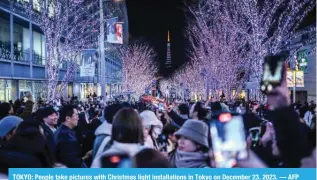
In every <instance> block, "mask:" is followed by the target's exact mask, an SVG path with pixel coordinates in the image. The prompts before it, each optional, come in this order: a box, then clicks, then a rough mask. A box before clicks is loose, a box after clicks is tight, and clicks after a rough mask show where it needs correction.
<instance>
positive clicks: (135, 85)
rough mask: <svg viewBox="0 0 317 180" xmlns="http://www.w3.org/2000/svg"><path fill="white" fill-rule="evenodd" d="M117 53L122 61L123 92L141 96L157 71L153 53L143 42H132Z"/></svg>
mask: <svg viewBox="0 0 317 180" xmlns="http://www.w3.org/2000/svg"><path fill="white" fill-rule="evenodd" d="M118 52H119V56H120V59H121V60H122V90H123V92H134V93H135V95H136V96H137V97H138V96H140V95H143V94H144V92H145V89H146V88H147V87H149V86H150V85H151V82H152V81H153V80H154V78H155V75H156V74H157V71H158V69H157V67H156V64H155V58H156V53H155V51H154V50H153V48H152V47H150V46H149V45H148V44H146V43H144V42H133V43H131V44H130V45H129V46H128V47H125V48H120V49H118Z"/></svg>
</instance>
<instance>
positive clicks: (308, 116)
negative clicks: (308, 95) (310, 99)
mask: <svg viewBox="0 0 317 180" xmlns="http://www.w3.org/2000/svg"><path fill="white" fill-rule="evenodd" d="M315 109H316V107H315V106H310V107H309V109H308V111H307V112H306V113H305V115H304V121H305V124H306V125H307V126H308V127H311V125H312V119H313V118H314V116H316V111H315Z"/></svg>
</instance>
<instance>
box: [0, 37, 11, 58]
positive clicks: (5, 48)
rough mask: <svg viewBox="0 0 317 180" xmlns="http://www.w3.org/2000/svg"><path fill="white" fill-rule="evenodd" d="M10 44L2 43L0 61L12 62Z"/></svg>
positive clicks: (0, 43)
mask: <svg viewBox="0 0 317 180" xmlns="http://www.w3.org/2000/svg"><path fill="white" fill-rule="evenodd" d="M10 56H11V48H10V42H2V41H0V59H7V60H11V57H10Z"/></svg>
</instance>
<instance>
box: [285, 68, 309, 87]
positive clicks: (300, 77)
mask: <svg viewBox="0 0 317 180" xmlns="http://www.w3.org/2000/svg"><path fill="white" fill-rule="evenodd" d="M295 76H296V78H295ZM286 81H287V87H294V86H295V85H296V87H304V86H305V85H304V71H291V70H288V71H287V79H286Z"/></svg>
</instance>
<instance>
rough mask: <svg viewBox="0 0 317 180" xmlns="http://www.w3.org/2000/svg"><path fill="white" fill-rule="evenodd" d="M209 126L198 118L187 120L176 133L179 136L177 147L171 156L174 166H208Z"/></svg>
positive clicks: (170, 159)
mask: <svg viewBox="0 0 317 180" xmlns="http://www.w3.org/2000/svg"><path fill="white" fill-rule="evenodd" d="M208 130H209V128H208V126H207V125H206V124H205V123H204V122H202V121H197V120H187V121H186V122H185V123H184V125H183V126H182V127H181V128H180V129H179V130H178V131H177V132H176V133H175V136H176V137H177V138H178V141H177V149H176V150H175V151H173V152H172V153H171V154H170V156H169V161H170V163H171V164H172V166H173V167H177V168H204V167H208V166H209V165H208V164H209V159H208V148H209V143H208Z"/></svg>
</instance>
